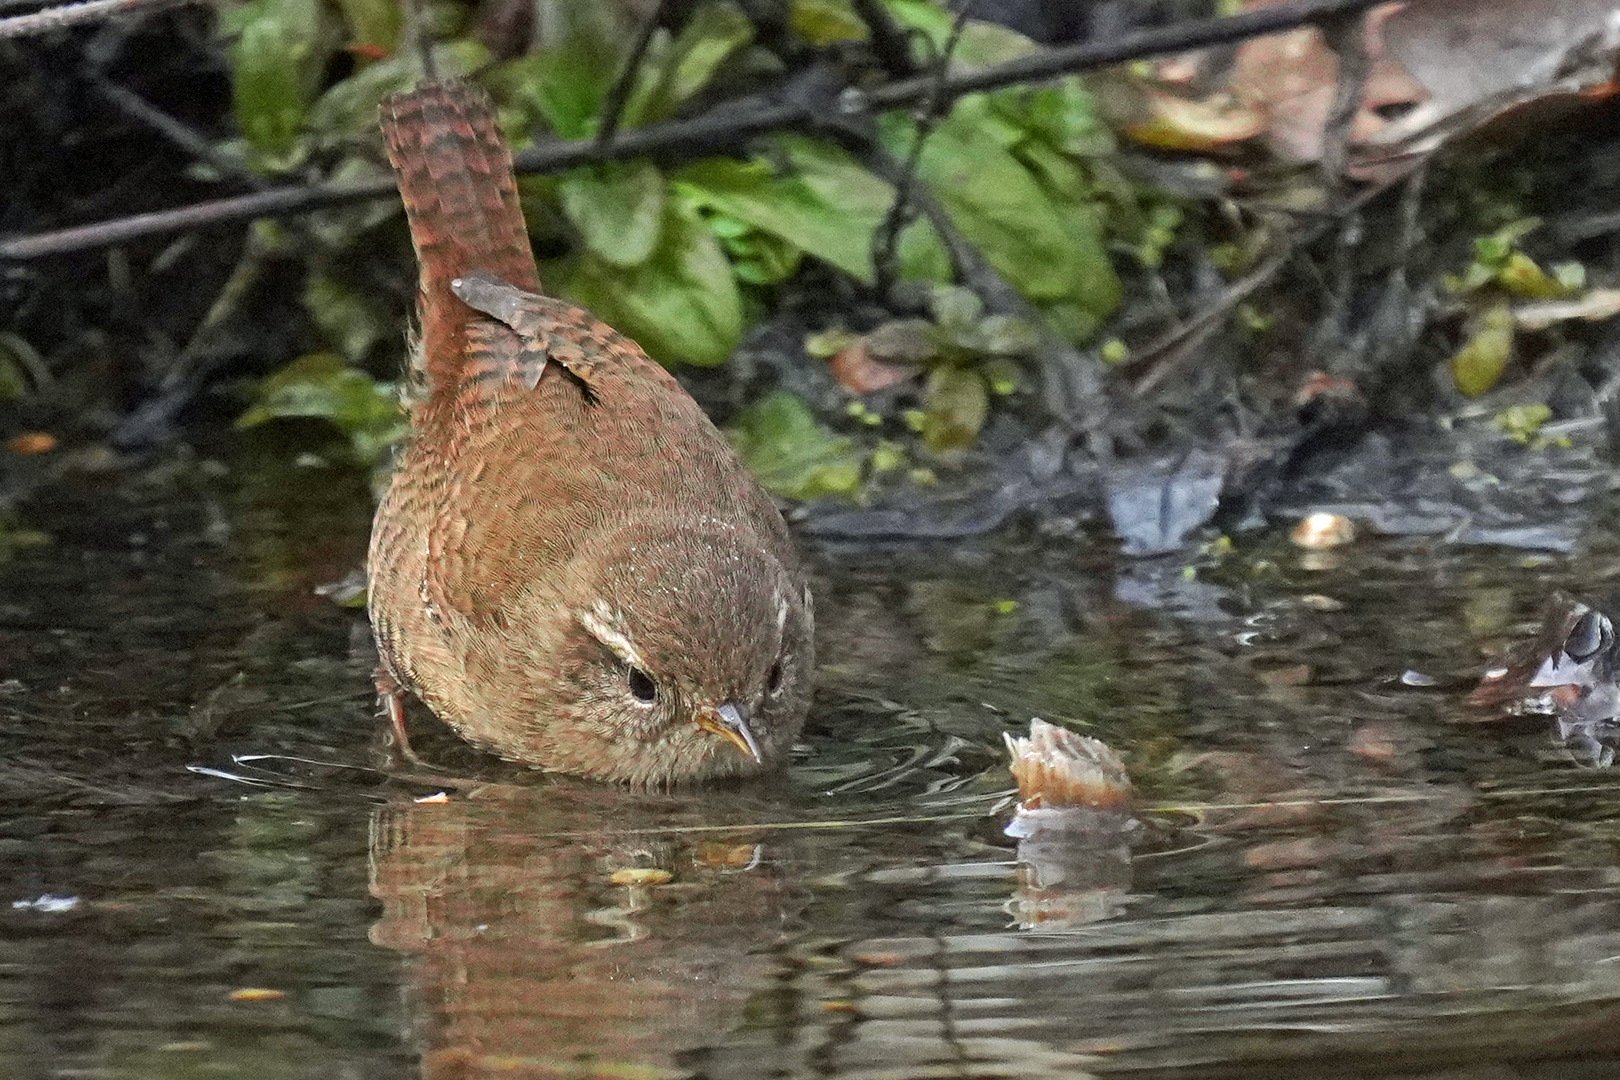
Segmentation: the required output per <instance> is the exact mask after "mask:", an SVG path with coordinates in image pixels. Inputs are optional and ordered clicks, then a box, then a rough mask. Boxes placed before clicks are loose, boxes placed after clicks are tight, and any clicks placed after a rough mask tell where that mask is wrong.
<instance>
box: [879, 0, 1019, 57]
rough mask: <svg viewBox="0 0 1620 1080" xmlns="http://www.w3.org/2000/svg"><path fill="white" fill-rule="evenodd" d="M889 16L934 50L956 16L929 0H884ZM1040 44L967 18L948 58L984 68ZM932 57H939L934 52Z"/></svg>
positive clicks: (949, 29)
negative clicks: (915, 32)
mask: <svg viewBox="0 0 1620 1080" xmlns="http://www.w3.org/2000/svg"><path fill="white" fill-rule="evenodd" d="M884 6H885V7H887V8H888V9H889V14H891V15H893V16H894V19H895V21H896V22H897V23H899V24H900V25H901V26H903V27H907V28H909V29H912V30H916V31H918V32H920V33H921V34H922V35H923V36H924V37H926V38H927V39H928V43H929V45H930V46H932V48H933V49H934V50H938V49H941V48H943V47H944V46H945V42H946V40H947V39H948V38H949V37H950V33H951V27H952V25H953V24H954V23H955V22H956V16H955V15H953V14H952V13H951V12H949V11H946V10H945V9H944V8H942V7H940V6H939V5H937V4H933V3H930V2H929V0H884ZM1040 48H1041V47H1040V45H1039V44H1038V43H1037V42H1035V41H1034V40H1033V39H1031V38H1027V37H1025V36H1024V35H1023V34H1020V33H1019V32H1018V31H1016V30H1009V29H1008V28H1007V27H1005V26H998V25H997V24H995V23H988V22H980V21H979V20H977V19H969V20H968V21H967V23H966V25H964V26H963V27H962V37H961V40H960V41H958V42H957V43H956V51H955V52H954V53H953V54H952V56H951V59H952V61H953V62H954V63H955V64H958V65H961V66H963V67H968V68H975V67H987V66H989V65H991V64H1000V63H1003V62H1005V61H1007V60H1016V59H1018V58H1019V57H1020V56H1028V55H1030V54H1031V53H1036V52H1039V51H1040ZM932 55H938V53H937V51H936V52H934V53H933V54H932Z"/></svg>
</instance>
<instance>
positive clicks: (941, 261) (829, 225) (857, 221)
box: [674, 135, 949, 282]
mask: <svg viewBox="0 0 1620 1080" xmlns="http://www.w3.org/2000/svg"><path fill="white" fill-rule="evenodd" d="M777 145H778V146H779V147H780V149H781V151H782V155H783V157H784V158H785V159H786V160H787V163H788V171H787V173H786V174H785V175H782V176H777V175H775V174H774V173H773V171H772V169H771V168H770V166H769V165H767V164H766V163H764V162H763V161H751V162H743V161H736V160H734V159H731V158H708V159H705V160H703V161H699V162H695V163H693V164H691V165H688V166H686V167H685V168H683V169H682V170H681V171H680V172H678V173H676V174H675V177H674V179H675V181H676V184H677V188H678V190H680V192H681V193H682V194H683V195H684V196H685V197H686V198H687V199H688V200H689V201H690V202H691V203H693V204H694V205H696V206H698V207H702V208H704V209H709V210H718V211H720V212H721V213H723V214H725V215H727V216H728V217H732V218H736V219H737V220H739V221H744V222H747V223H748V224H749V225H751V226H753V227H754V228H756V229H759V230H760V231H762V232H767V233H771V234H772V235H774V236H779V237H781V238H782V239H784V240H786V241H788V242H789V243H791V244H793V245H794V246H796V247H798V248H801V249H803V250H804V251H805V253H806V254H809V255H812V256H814V257H815V258H818V259H821V260H822V261H824V262H828V263H831V264H832V265H833V266H836V267H837V268H838V269H840V270H842V271H843V272H844V273H846V274H848V275H850V276H851V277H853V278H856V279H858V280H860V281H863V282H870V281H871V280H872V237H873V234H874V233H875V232H876V230H877V227H878V225H879V223H880V222H882V220H883V218H884V215H886V214H887V213H888V211H889V207H890V205H891V204H892V203H893V202H894V188H893V187H891V186H890V185H889V184H887V183H886V182H884V181H882V180H879V179H878V178H877V177H875V176H873V175H872V174H871V173H869V172H867V171H866V170H865V169H863V168H861V167H860V166H859V165H857V164H856V163H855V162H854V160H853V159H851V158H850V157H849V156H848V155H847V154H845V153H844V152H843V151H842V150H839V149H837V148H836V147H832V146H828V145H826V144H824V143H818V142H816V141H815V140H813V139H807V138H804V137H802V136H798V135H783V136H780V137H779V138H778V139H777ZM912 228H913V229H915V230H917V231H915V232H912V230H908V235H907V236H904V237H903V238H902V240H903V242H902V245H901V252H900V254H901V257H902V266H903V268H904V269H905V270H907V271H911V272H908V273H907V274H906V276H908V277H912V276H928V277H933V276H936V275H935V274H934V273H931V272H925V273H916V272H915V270H916V269H917V268H918V267H921V268H922V269H923V270H924V271H932V270H934V269H935V268H936V267H938V266H940V265H945V266H948V265H949V260H948V259H947V258H946V256H945V253H944V249H943V247H942V246H941V245H940V243H939V240H938V237H936V236H935V235H934V232H933V230H932V229H930V228H928V227H927V226H926V225H922V226H921V227H920V229H919V228H918V227H917V226H915V225H914V226H913V227H912ZM930 248H931V249H932V250H930Z"/></svg>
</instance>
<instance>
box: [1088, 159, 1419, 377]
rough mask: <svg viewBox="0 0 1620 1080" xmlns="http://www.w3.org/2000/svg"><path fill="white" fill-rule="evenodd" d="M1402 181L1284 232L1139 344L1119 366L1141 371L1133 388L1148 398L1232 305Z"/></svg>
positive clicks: (1131, 371) (1128, 372) (1359, 195)
mask: <svg viewBox="0 0 1620 1080" xmlns="http://www.w3.org/2000/svg"><path fill="white" fill-rule="evenodd" d="M1398 183H1400V179H1393V180H1387V181H1385V182H1384V183H1381V184H1375V185H1374V186H1372V187H1370V188H1367V189H1365V190H1363V191H1360V192H1357V194H1356V197H1355V198H1353V199H1351V200H1350V201H1349V202H1347V203H1346V204H1345V205H1344V207H1343V208H1342V210H1341V211H1340V213H1339V214H1337V215H1324V216H1322V217H1320V218H1317V219H1316V220H1314V221H1312V222H1311V224H1309V225H1306V226H1304V227H1302V228H1300V229H1297V230H1295V231H1294V232H1293V233H1291V234H1289V235H1288V236H1285V237H1283V239H1282V240H1281V241H1279V242H1278V244H1277V246H1276V247H1275V248H1274V249H1273V250H1272V251H1271V253H1270V254H1268V255H1267V256H1266V257H1265V258H1264V259H1262V260H1261V261H1260V263H1259V265H1258V266H1256V267H1255V268H1254V269H1253V270H1251V271H1249V272H1248V273H1247V274H1245V275H1243V277H1241V278H1239V279H1238V280H1237V281H1234V282H1233V283H1232V284H1231V285H1229V286H1228V287H1227V288H1226V290H1225V291H1224V292H1222V293H1221V296H1220V299H1218V300H1216V301H1215V302H1214V303H1212V304H1208V305H1206V306H1205V307H1204V308H1203V309H1202V310H1201V311H1199V313H1198V314H1197V315H1196V316H1195V317H1194V318H1193V319H1191V320H1190V321H1188V322H1186V323H1182V324H1179V325H1177V326H1176V327H1174V328H1173V329H1171V330H1170V331H1169V332H1167V333H1165V334H1163V335H1161V336H1160V337H1159V338H1157V339H1156V340H1154V341H1152V342H1150V343H1148V344H1147V345H1145V346H1143V347H1142V348H1141V349H1138V350H1137V351H1136V352H1135V353H1133V354H1132V355H1131V357H1130V358H1129V359H1127V360H1126V361H1125V362H1124V363H1123V364H1121V365H1120V366H1119V369H1118V370H1119V372H1120V373H1121V374H1122V375H1125V376H1127V377H1129V376H1133V375H1137V374H1138V373H1141V377H1140V378H1139V379H1137V381H1136V382H1135V384H1134V385H1133V386H1132V387H1131V391H1132V393H1134V394H1135V395H1136V396H1138V397H1143V396H1146V395H1147V394H1150V393H1152V392H1153V391H1154V390H1156V389H1158V388H1159V387H1160V386H1162V385H1164V383H1165V382H1166V381H1168V380H1169V379H1170V377H1171V376H1172V375H1175V374H1177V373H1179V372H1180V370H1181V369H1182V368H1183V367H1184V366H1185V365H1186V363H1187V362H1188V358H1189V357H1190V356H1192V355H1193V354H1194V352H1195V351H1196V349H1197V346H1198V345H1199V344H1201V343H1202V342H1203V341H1204V340H1205V339H1206V338H1208V337H1209V335H1210V334H1211V333H1213V332H1214V331H1215V329H1216V328H1218V327H1219V326H1220V325H1221V323H1222V322H1224V321H1225V319H1226V316H1227V315H1229V314H1230V313H1231V311H1232V309H1233V308H1235V307H1237V305H1238V304H1240V303H1242V302H1243V301H1244V300H1246V299H1248V298H1249V297H1250V296H1251V295H1253V294H1254V292H1255V290H1256V289H1259V288H1260V287H1261V286H1262V285H1264V284H1266V282H1268V281H1270V280H1271V279H1272V278H1274V277H1276V276H1277V272H1278V271H1279V270H1281V269H1282V268H1283V267H1284V266H1287V265H1288V263H1289V262H1290V261H1292V259H1293V257H1294V256H1295V254H1297V253H1298V252H1299V249H1300V248H1302V247H1305V246H1306V245H1307V244H1312V243H1315V242H1316V241H1317V240H1319V239H1321V238H1322V237H1323V236H1325V235H1326V234H1327V233H1328V231H1329V230H1331V229H1334V228H1337V227H1338V226H1339V225H1340V224H1342V222H1343V221H1344V218H1345V217H1346V216H1348V215H1351V214H1359V213H1360V212H1361V211H1362V209H1363V208H1364V207H1365V206H1366V205H1367V204H1368V203H1370V202H1371V201H1372V200H1374V199H1376V198H1377V197H1378V196H1380V195H1382V194H1383V193H1384V192H1386V191H1388V190H1389V189H1390V188H1392V187H1394V186H1395V185H1396V184H1398Z"/></svg>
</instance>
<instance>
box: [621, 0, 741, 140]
mask: <svg viewBox="0 0 1620 1080" xmlns="http://www.w3.org/2000/svg"><path fill="white" fill-rule="evenodd" d="M660 35H661V36H659V37H656V38H655V39H654V43H653V47H652V48H649V49H648V51H647V56H646V59H645V61H644V62H643V64H642V67H641V74H640V77H638V78H637V80H636V87H635V89H634V90H633V91H632V92H631V94H630V100H629V101H628V103H627V104H626V105H625V109H624V125H625V126H626V127H636V126H639V125H641V124H648V123H652V122H653V121H656V120H663V119H667V118H668V117H669V116H671V115H672V114H673V113H674V112H675V110H676V109H679V108H680V107H681V106H682V105H683V104H685V102H686V100H687V99H688V98H690V97H691V96H692V95H693V94H695V93H697V92H698V91H699V90H701V89H703V87H704V86H706V85H707V84H708V82H709V80H710V79H711V78H713V77H714V73H715V72H716V71H717V70H719V68H720V65H721V64H723V63H725V62H726V61H727V60H729V59H730V58H731V57H732V56H733V55H734V54H736V53H737V52H738V51H739V50H740V49H743V48H744V47H746V46H747V45H748V44H749V43H750V42H751V41H753V40H754V24H753V22H752V21H751V20H750V19H749V18H748V16H747V15H745V14H743V12H742V11H741V9H739V8H738V7H737V6H736V5H735V4H732V3H729V2H724V0H721V2H715V3H707V4H704V5H703V6H702V7H700V8H698V9H697V11H695V12H694V13H693V14H692V17H691V18H690V19H688V20H687V21H686V25H685V26H684V27H682V28H681V32H680V35H679V36H678V37H676V38H675V40H674V42H673V43H671V42H670V40H669V36H668V35H667V34H663V33H662V31H660Z"/></svg>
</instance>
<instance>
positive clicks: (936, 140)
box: [881, 113, 1086, 300]
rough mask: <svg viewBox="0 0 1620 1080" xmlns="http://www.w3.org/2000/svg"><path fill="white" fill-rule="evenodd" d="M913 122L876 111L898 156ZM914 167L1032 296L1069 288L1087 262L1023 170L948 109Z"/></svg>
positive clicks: (1004, 272) (1060, 214) (1060, 215)
mask: <svg viewBox="0 0 1620 1080" xmlns="http://www.w3.org/2000/svg"><path fill="white" fill-rule="evenodd" d="M915 131H916V129H915V126H914V125H913V124H912V122H911V121H910V120H909V119H907V118H905V117H902V116H898V115H895V114H892V113H891V114H889V115H886V116H884V117H883V118H882V122H881V134H882V138H883V142H884V144H885V145H886V146H887V147H888V149H889V152H890V153H892V154H894V155H896V156H897V157H900V158H902V159H903V158H905V157H907V156H908V155H909V153H910V150H911V143H912V139H913V138H914V135H915ZM918 174H919V176H920V177H921V178H922V180H923V182H924V183H925V184H927V185H928V187H929V189H930V190H931V191H932V192H933V193H934V194H935V196H936V197H938V198H939V200H940V202H941V203H943V204H944V206H945V209H946V211H947V212H948V213H949V214H950V216H951V221H952V222H953V223H954V224H955V225H956V227H957V228H958V229H960V230H961V232H962V235H963V236H964V237H965V238H966V239H967V241H968V242H969V243H971V244H973V245H974V246H975V247H976V248H977V249H978V250H979V251H981V252H982V253H983V254H984V257H985V258H986V260H988V261H989V263H990V265H991V266H992V267H994V268H995V270H996V272H997V273H999V274H1001V276H1002V277H1004V278H1006V279H1007V281H1008V282H1009V283H1010V284H1011V285H1012V286H1013V287H1014V288H1016V289H1018V291H1019V292H1021V293H1023V294H1024V296H1026V297H1028V298H1029V299H1032V300H1039V299H1055V298H1057V297H1060V296H1065V295H1070V294H1072V293H1073V292H1074V291H1075V290H1076V288H1077V287H1078V286H1077V282H1078V280H1079V279H1080V277H1081V275H1082V274H1083V273H1085V272H1086V267H1085V265H1084V262H1083V258H1082V255H1081V253H1080V252H1078V251H1077V250H1076V248H1075V238H1074V236H1073V235H1072V232H1071V228H1070V227H1069V224H1068V223H1067V222H1066V220H1065V213H1064V208H1063V207H1061V206H1060V205H1058V204H1056V203H1054V202H1053V200H1052V199H1051V198H1050V197H1049V196H1048V195H1047V194H1046V192H1045V190H1044V189H1043V188H1042V187H1041V185H1040V184H1038V183H1037V182H1036V181H1035V178H1034V177H1033V176H1032V175H1031V174H1030V172H1029V170H1028V169H1026V168H1024V166H1023V165H1021V164H1020V163H1019V162H1018V161H1017V160H1016V159H1015V158H1013V157H1012V156H1011V155H1010V154H1008V153H1007V152H1006V151H1005V150H1003V149H1002V148H1001V147H1000V146H998V145H996V143H995V142H993V141H992V140H990V139H987V138H986V137H985V136H984V135H983V134H982V133H981V132H979V131H978V130H977V129H975V128H974V127H973V126H972V125H970V124H967V123H964V122H962V121H960V120H958V119H957V117H956V116H955V115H954V114H953V115H950V116H947V117H946V118H945V119H944V120H943V121H941V123H940V124H939V126H938V127H937V128H935V130H934V132H933V134H932V135H931V136H930V137H929V138H928V140H927V142H925V143H924V145H923V151H922V156H921V159H920V160H919V162H918Z"/></svg>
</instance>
